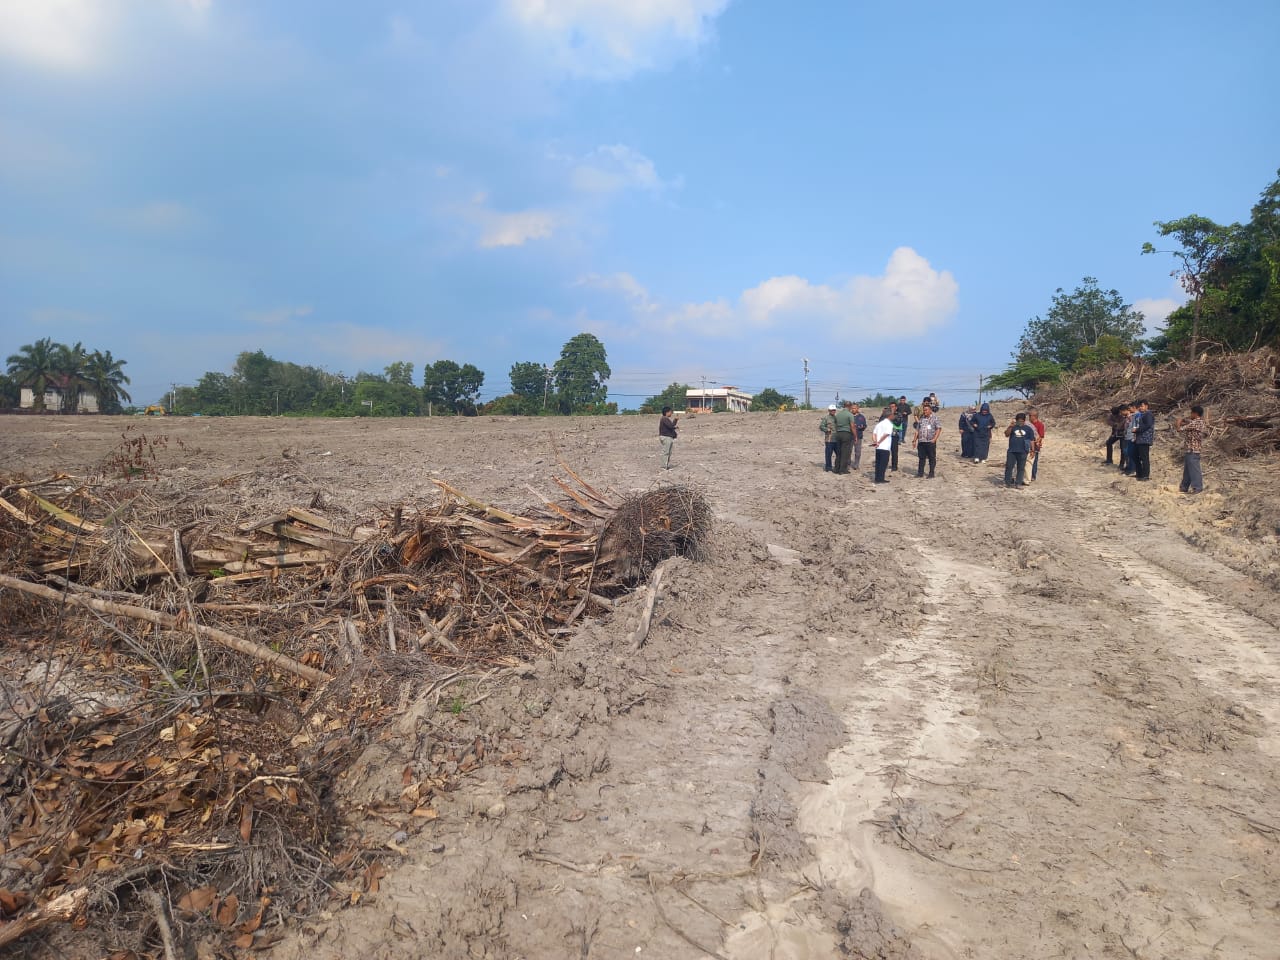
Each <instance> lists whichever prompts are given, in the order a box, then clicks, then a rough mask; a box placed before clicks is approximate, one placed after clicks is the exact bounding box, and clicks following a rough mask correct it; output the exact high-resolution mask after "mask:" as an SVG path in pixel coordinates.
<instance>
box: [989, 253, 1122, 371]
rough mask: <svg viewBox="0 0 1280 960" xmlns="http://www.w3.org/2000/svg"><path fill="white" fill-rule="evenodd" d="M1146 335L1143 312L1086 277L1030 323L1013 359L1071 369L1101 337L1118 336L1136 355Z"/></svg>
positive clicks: (1059, 292) (1057, 296) (1058, 297)
mask: <svg viewBox="0 0 1280 960" xmlns="http://www.w3.org/2000/svg"><path fill="white" fill-rule="evenodd" d="M1144 332H1145V324H1144V322H1143V317H1142V313H1141V312H1139V311H1137V310H1135V309H1133V307H1132V306H1131V305H1130V304H1127V303H1125V302H1124V300H1123V298H1122V297H1121V296H1120V294H1119V293H1118V292H1117V291H1115V290H1105V291H1104V290H1100V289H1099V288H1098V281H1097V280H1095V279H1094V278H1093V277H1085V278H1084V279H1083V280H1082V281H1081V284H1080V286H1078V287H1076V288H1075V290H1073V291H1072V292H1071V293H1066V292H1065V291H1064V290H1063V289H1062V288H1061V287H1059V288H1058V290H1057V293H1055V294H1054V297H1053V304H1052V306H1051V307H1050V308H1049V311H1048V313H1047V314H1046V315H1045V316H1044V317H1035V318H1034V319H1032V320H1030V321H1028V323H1027V327H1026V330H1025V331H1024V332H1023V334H1022V337H1021V339H1020V340H1019V341H1018V349H1017V352H1015V353H1014V355H1013V358H1014V360H1015V361H1018V362H1021V361H1024V360H1049V361H1052V362H1053V363H1056V364H1057V365H1058V366H1059V367H1060V368H1062V369H1064V370H1069V369H1070V368H1071V366H1072V364H1074V363H1075V362H1076V357H1077V355H1079V353H1080V350H1081V348H1082V347H1086V346H1093V345H1094V344H1096V343H1097V342H1098V338H1099V337H1102V336H1106V335H1110V336H1113V337H1116V338H1117V339H1119V340H1120V342H1121V343H1122V344H1123V345H1124V346H1125V347H1126V348H1128V349H1130V350H1132V351H1134V352H1137V351H1138V350H1141V349H1142V335H1143V333H1144ZM997 376H999V374H997Z"/></svg>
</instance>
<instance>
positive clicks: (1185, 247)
mask: <svg viewBox="0 0 1280 960" xmlns="http://www.w3.org/2000/svg"><path fill="white" fill-rule="evenodd" d="M1155 227H1156V229H1157V230H1158V231H1159V232H1160V236H1161V237H1162V238H1168V237H1173V238H1174V239H1175V240H1177V242H1178V249H1176V250H1157V249H1156V247H1155V245H1154V244H1152V243H1144V244H1143V245H1142V252H1143V254H1148V253H1168V254H1171V255H1172V256H1173V257H1174V258H1175V259H1176V260H1177V261H1178V263H1179V264H1180V267H1179V268H1178V269H1177V270H1174V271H1173V274H1172V275H1173V276H1174V277H1176V278H1177V279H1178V282H1179V283H1180V284H1182V289H1183V290H1185V291H1186V292H1187V293H1188V294H1189V295H1190V296H1191V300H1192V322H1191V336H1190V337H1189V338H1188V343H1187V354H1188V357H1190V358H1194V357H1195V355H1196V353H1197V351H1198V350H1199V348H1200V316H1201V313H1202V312H1203V307H1204V295H1205V290H1206V288H1207V287H1208V284H1209V280H1210V276H1211V274H1212V273H1213V272H1214V271H1215V269H1216V268H1218V267H1219V265H1220V264H1221V263H1222V261H1223V260H1224V259H1225V258H1226V256H1227V251H1228V250H1229V249H1230V247H1231V245H1232V242H1233V240H1234V239H1235V238H1236V237H1237V236H1238V235H1239V234H1240V225H1239V224H1232V225H1231V226H1229V227H1223V226H1221V225H1219V224H1217V223H1214V222H1213V221H1212V220H1210V219H1209V218H1208V217H1201V216H1197V215H1196V214H1192V215H1191V216H1189V217H1182V218H1181V219H1180V220H1169V221H1166V222H1163V223H1162V222H1161V221H1159V220H1157V221H1156V222H1155Z"/></svg>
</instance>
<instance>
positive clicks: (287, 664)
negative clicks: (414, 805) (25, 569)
mask: <svg viewBox="0 0 1280 960" xmlns="http://www.w3.org/2000/svg"><path fill="white" fill-rule="evenodd" d="M0 587H8V588H9V589H11V590H18V591H21V592H22V593H29V594H32V595H33V596H37V597H43V598H44V599H45V600H52V601H53V602H55V603H68V604H71V605H72V606H75V607H87V608H88V609H90V610H97V611H98V612H99V613H110V614H113V615H115V616H117V617H129V618H131V619H134V620H145V621H147V622H148V623H154V624H156V625H157V626H160V627H164V628H166V629H168V630H179V629H181V628H182V627H183V624H181V623H180V622H179V621H178V618H177V617H175V616H173V615H172V614H169V613H162V612H161V611H159V610H148V609H147V608H146V607H135V606H131V605H129V604H123V603H114V602H112V601H110V600H100V599H98V598H97V597H86V596H83V595H81V594H76V593H63V592H62V591H60V590H54V589H53V588H52V587H46V586H44V585H43V584H39V583H27V581H25V580H19V579H17V578H16V577H10V576H6V575H5V574H0ZM186 626H189V627H191V629H193V630H195V631H196V632H197V633H198V634H200V636H202V637H208V638H209V639H210V640H212V641H214V643H219V644H221V645H222V646H224V647H228V648H230V649H232V650H235V651H238V652H239V653H245V654H248V655H249V656H251V657H254V658H255V659H258V660H261V661H263V662H264V663H269V664H271V665H272V666H273V667H276V668H277V669H280V670H284V671H285V672H287V673H292V674H293V675H294V676H298V677H301V678H302V679H304V680H310V681H311V682H312V683H327V682H328V681H330V680H332V679H333V678H332V677H331V676H329V674H327V673H324V672H323V671H320V670H316V669H314V668H312V667H308V666H305V665H304V664H301V663H299V662H298V661H297V660H294V659H293V658H292V657H286V656H285V655H284V654H282V653H276V652H275V651H274V650H272V649H271V648H270V647H264V646H263V645H262V644H260V643H254V642H253V641H252V640H246V639H244V638H243V637H237V636H235V635H234V634H230V633H227V632H225V631H223V630H219V629H217V628H216V627H206V626H204V625H203V624H199V623H189V624H186Z"/></svg>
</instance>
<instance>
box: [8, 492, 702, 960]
mask: <svg viewBox="0 0 1280 960" xmlns="http://www.w3.org/2000/svg"><path fill="white" fill-rule="evenodd" d="M570 475H571V477H572V481H571V482H563V481H559V480H557V481H556V483H557V484H559V486H560V489H561V492H562V494H563V496H562V497H560V498H558V499H556V500H552V499H550V498H543V499H542V501H541V502H540V503H539V504H537V505H536V506H535V507H533V508H531V509H528V510H526V511H525V512H524V513H514V512H510V511H507V510H503V509H500V508H498V507H496V506H493V505H490V504H486V503H482V502H480V501H477V500H475V499H473V498H471V497H468V496H467V495H466V494H464V493H462V492H461V491H458V490H456V489H454V488H452V487H450V486H449V485H448V484H446V483H442V482H437V485H438V486H439V488H440V494H439V497H438V498H437V499H436V500H434V501H432V502H430V503H427V504H424V505H422V506H420V507H417V508H408V507H405V506H401V507H398V508H395V509H392V510H389V511H388V512H387V513H386V514H385V515H382V516H377V517H369V518H361V519H359V520H358V521H354V522H353V521H351V520H350V518H348V519H346V520H339V519H337V518H335V517H334V516H331V515H326V513H325V512H324V511H321V510H319V509H316V508H310V507H309V508H302V507H295V508H292V509H289V510H286V511H284V512H283V513H280V514H275V515H272V516H267V517H261V518H257V519H254V520H252V521H243V522H239V523H235V524H233V525H227V524H223V523H219V522H217V521H215V520H213V519H203V520H198V521H190V522H186V523H183V524H181V525H179V526H175V527H172V528H165V527H164V526H163V525H161V524H160V523H159V519H160V517H159V516H158V515H150V514H148V512H147V511H146V510H145V509H144V506H143V503H144V498H142V497H139V496H138V495H137V493H136V490H135V489H133V488H131V487H130V486H129V485H128V484H127V483H126V484H120V485H117V486H116V487H104V486H95V485H93V484H90V483H87V482H81V481H77V480H76V479H74V478H71V477H66V476H59V477H54V478H49V479H47V480H43V481H39V482H13V483H10V484H8V485H7V486H4V487H0V569H3V570H4V571H6V572H5V573H4V574H0V640H2V641H3V642H2V644H0V653H2V654H3V657H4V661H5V663H6V664H7V669H6V670H5V671H4V673H5V674H6V676H5V677H4V679H3V680H2V681H0V747H2V748H3V751H4V752H3V760H2V761H0V836H3V837H4V838H5V839H4V843H3V848H2V849H0V947H3V946H4V945H5V944H8V943H11V942H13V941H15V940H17V939H18V938H19V937H23V936H24V935H26V934H29V933H31V932H33V931H36V930H39V929H41V928H42V927H50V928H54V929H56V928H57V927H58V926H60V925H61V924H63V923H64V922H65V921H68V920H74V921H76V922H79V923H83V922H85V919H86V917H89V918H93V922H95V923H97V924H99V927H98V935H99V937H100V938H104V942H105V943H106V946H107V947H108V948H109V949H114V950H116V951H118V955H120V956H122V957H124V956H131V955H132V956H146V955H170V954H172V955H177V953H174V951H175V950H179V952H180V947H181V944H183V943H185V944H188V945H189V944H191V943H193V942H195V940H196V939H197V938H200V937H209V936H215V937H216V938H218V939H217V942H220V943H223V944H233V945H234V946H237V947H240V948H250V947H252V948H260V947H262V946H265V945H266V944H268V943H270V942H271V941H272V939H273V938H275V937H277V936H278V935H279V932H280V930H281V929H282V926H283V924H285V923H286V922H288V921H289V920H290V919H291V918H294V917H298V916H302V915H305V914H308V913H310V912H312V911H314V910H316V909H319V908H322V907H326V906H332V905H333V904H335V903H349V902H354V901H355V900H357V899H359V897H360V896H361V895H362V894H363V892H364V891H366V890H369V889H376V886H377V882H378V877H379V876H380V875H381V873H382V867H381V865H380V863H379V862H378V857H379V855H380V854H379V853H378V852H377V851H376V850H373V849H369V848H368V847H367V845H366V844H364V843H363V842H362V837H361V834H360V831H359V829H358V826H356V825H355V824H354V821H355V820H356V819H357V818H356V817H355V816H354V815H353V812H352V811H349V810H343V809H341V806H340V802H339V799H338V798H339V791H338V790H337V789H336V784H337V780H338V778H339V777H340V776H341V774H342V773H343V771H344V770H346V769H347V767H348V766H349V765H350V764H351V762H352V761H353V760H354V759H355V758H356V757H357V756H358V755H359V753H360V752H361V750H362V749H363V747H364V746H366V745H367V744H368V743H369V742H371V740H373V739H374V738H376V737H377V736H378V734H379V731H380V730H382V729H383V728H384V727H385V725H386V724H387V723H388V721H389V720H390V719H392V718H393V717H395V716H396V715H398V714H400V713H402V712H403V711H404V710H405V709H406V707H407V706H408V705H409V704H410V703H413V702H420V701H421V700H422V698H423V697H427V698H434V701H435V703H436V705H437V706H442V708H443V707H444V706H445V705H447V703H448V701H446V704H441V702H440V697H441V695H442V693H443V692H444V691H445V690H446V688H449V687H450V686H451V685H455V684H457V683H458V681H459V678H464V677H477V676H482V675H484V676H490V677H493V676H495V675H499V674H501V672H503V671H512V670H518V669H520V668H521V665H522V664H523V663H525V662H527V661H528V660H529V659H530V658H531V657H534V656H537V655H539V654H540V653H542V652H545V651H550V650H553V649H554V646H555V644H556V642H557V640H558V639H559V638H560V637H562V636H563V635H564V634H566V633H568V632H569V631H570V630H571V629H572V625H573V624H574V623H575V621H576V620H578V619H579V618H580V617H581V616H582V615H583V614H584V611H585V610H587V609H588V608H593V609H595V610H596V611H597V612H607V611H608V610H610V609H611V608H612V607H613V605H614V600H615V598H617V597H618V596H619V595H620V594H622V593H624V592H626V591H628V590H629V589H630V588H631V586H632V585H633V584H634V582H635V581H636V580H637V579H638V578H639V577H641V576H644V575H645V574H646V573H647V572H648V571H649V570H650V569H651V568H652V567H653V566H654V565H655V564H656V563H658V562H659V561H660V560H662V559H664V558H665V557H668V556H674V555H684V556H691V557H697V556H699V555H700V554H701V553H702V551H703V550H704V549H705V546H706V543H707V538H708V535H709V530H710V521H711V514H710V510H709V508H708V506H707V504H706V502H705V500H704V499H703V498H702V497H701V495H699V494H698V493H696V492H694V491H690V490H685V489H680V488H666V489H659V490H655V491H651V492H649V493H647V494H644V495H642V496H640V497H637V498H634V499H623V498H619V497H616V496H613V495H609V494H607V493H603V492H601V491H598V490H596V489H594V488H593V487H591V485H589V484H588V483H586V482H584V481H583V480H581V479H580V478H579V477H577V476H576V475H573V474H572V473H571V474H570ZM453 689H454V690H456V689H459V687H457V686H453ZM461 703H462V701H461V700H459V701H457V703H455V704H454V707H455V708H456V709H461ZM500 752H501V751H500V745H498V744H489V743H485V742H482V740H480V739H477V740H475V741H474V742H469V743H465V744H461V743H457V744H455V743H451V742H449V741H448V740H447V739H442V740H440V741H438V742H435V743H434V745H433V746H432V748H431V749H430V750H429V751H428V752H427V754H426V755H425V756H423V757H422V758H421V762H419V763H416V764H415V765H414V766H412V767H411V768H406V769H405V771H404V772H403V777H404V779H403V785H404V789H403V791H402V793H401V795H400V798H399V802H398V803H395V804H392V805H390V806H389V807H388V808H386V809H380V810H374V811H369V810H365V811H361V817H363V816H368V815H370V814H372V815H374V816H378V817H381V818H383V819H384V820H386V819H387V818H390V819H391V820H393V821H394V822H395V823H397V824H400V825H402V827H403V828H404V829H405V830H407V831H414V830H416V829H420V828H421V827H422V825H424V824H429V823H430V822H431V820H432V819H433V817H434V815H435V811H434V808H433V806H432V802H433V797H434V796H436V795H438V794H440V793H441V792H443V791H447V790H448V789H450V787H451V785H452V783H453V781H454V779H455V778H456V777H457V776H458V775H459V774H460V773H465V772H466V771H467V770H470V769H473V768H474V767H475V766H476V765H478V764H479V763H481V762H483V761H484V758H485V757H486V755H492V756H496V755H498V754H499V753H500ZM175 943H178V944H179V946H178V947H174V946H173V944H175Z"/></svg>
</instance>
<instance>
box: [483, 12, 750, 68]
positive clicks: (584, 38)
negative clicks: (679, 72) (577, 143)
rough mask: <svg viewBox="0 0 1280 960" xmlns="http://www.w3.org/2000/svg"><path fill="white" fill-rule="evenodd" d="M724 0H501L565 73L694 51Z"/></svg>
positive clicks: (641, 64)
mask: <svg viewBox="0 0 1280 960" xmlns="http://www.w3.org/2000/svg"><path fill="white" fill-rule="evenodd" d="M728 5H729V0H505V4H504V6H505V9H506V11H507V13H508V14H509V15H510V17H511V18H512V19H513V20H514V21H515V22H516V23H517V24H518V25H519V26H520V27H521V28H522V29H523V30H524V31H525V32H526V33H527V35H529V36H530V37H531V38H533V39H534V40H535V41H536V42H538V43H540V44H542V45H543V46H544V47H545V48H546V50H547V54H548V56H549V57H550V58H551V59H552V60H553V61H555V63H556V65H557V66H559V67H561V68H563V69H566V70H568V71H569V72H571V73H578V74H584V75H587V76H597V77H617V76H627V75H629V74H632V73H634V72H636V71H637V70H641V69H645V68H648V67H653V66H659V65H661V64H663V63H667V62H670V61H671V60H673V59H675V58H676V57H679V56H683V55H685V54H687V53H689V52H692V51H693V50H696V49H697V48H698V47H699V46H700V45H701V44H702V43H704V42H705V41H706V40H707V38H708V37H709V36H710V33H711V29H710V27H711V23H712V22H713V21H714V20H715V18H716V17H718V16H719V15H720V14H721V13H722V12H723V11H724V9H725V8H726V7H727V6H728Z"/></svg>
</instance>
